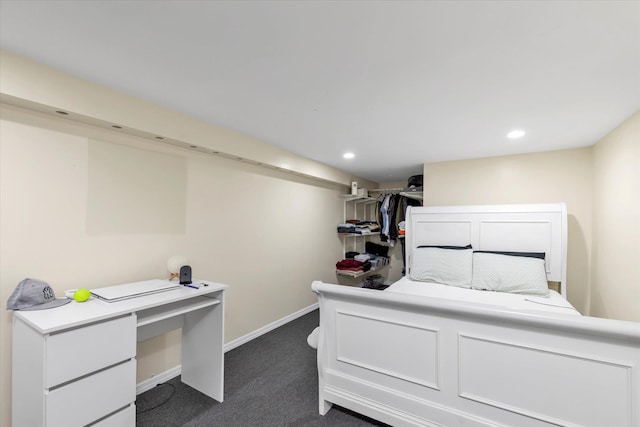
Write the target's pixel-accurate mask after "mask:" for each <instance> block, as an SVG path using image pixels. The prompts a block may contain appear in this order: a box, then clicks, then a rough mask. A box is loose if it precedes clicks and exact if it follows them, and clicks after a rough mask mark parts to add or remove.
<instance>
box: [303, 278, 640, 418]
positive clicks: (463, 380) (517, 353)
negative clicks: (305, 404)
mask: <svg viewBox="0 0 640 427" xmlns="http://www.w3.org/2000/svg"><path fill="white" fill-rule="evenodd" d="M312 289H313V291H314V292H315V293H316V294H317V295H318V299H319V305H320V331H319V337H318V338H319V340H318V374H319V411H320V413H321V414H325V413H326V412H327V411H328V410H329V409H330V408H331V405H332V404H336V405H339V406H342V407H345V408H348V409H351V410H354V411H356V412H358V413H361V414H364V415H367V416H369V417H371V418H374V419H378V420H380V421H383V422H386V423H388V424H391V425H407V426H418V425H420V426H425V425H426V426H431V425H433V426H436V425H437V426H522V427H527V426H549V425H560V426H594V427H606V426H616V427H639V426H640V414H639V405H640V403H639V402H640V366H639V365H640V324H638V323H634V322H623V321H615V320H607V319H597V318H591V317H581V316H571V315H560V314H547V313H536V312H528V313H522V312H517V311H515V310H509V309H503V308H497V307H492V306H480V305H477V304H465V303H457V302H451V301H447V300H439V299H433V298H426V297H416V296H408V295H402V294H395V293H390V292H380V291H376V290H368V289H361V288H349V287H345V286H339V285H332V284H325V283H322V282H318V281H316V282H313V284H312Z"/></svg>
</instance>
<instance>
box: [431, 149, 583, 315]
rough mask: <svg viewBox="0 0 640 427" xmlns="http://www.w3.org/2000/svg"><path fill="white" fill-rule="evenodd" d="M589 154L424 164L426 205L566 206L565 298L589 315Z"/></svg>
mask: <svg viewBox="0 0 640 427" xmlns="http://www.w3.org/2000/svg"><path fill="white" fill-rule="evenodd" d="M591 163H592V150H591V148H583V149H577V150H563V151H552V152H545V153H536V154H526V155H515V156H504V157H491V158H484V159H474V160H461V161H451V162H441V163H427V164H425V165H424V197H425V199H424V205H425V206H436V205H469V204H471V205H473V204H509V203H553V202H565V203H566V205H567V213H568V225H569V243H568V244H569V250H568V266H567V283H568V286H567V297H568V299H569V301H570V302H571V303H572V304H573V305H574V306H575V307H576V308H577V309H578V310H579V311H580V312H581V313H583V314H589V283H590V274H589V268H588V266H589V265H590V253H591V222H592V218H591V206H592V182H593V179H592V173H591Z"/></svg>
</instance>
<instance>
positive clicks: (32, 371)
mask: <svg viewBox="0 0 640 427" xmlns="http://www.w3.org/2000/svg"><path fill="white" fill-rule="evenodd" d="M194 283H201V284H203V285H201V286H200V289H193V288H187V287H180V288H179V289H173V290H169V291H165V292H160V293H155V294H151V295H146V296H141V297H136V298H131V299H127V300H122V301H118V302H104V301H101V300H99V299H97V298H91V299H90V300H89V301H86V302H83V303H78V302H76V301H72V302H71V303H69V304H66V305H63V306H61V307H57V308H53V309H49V310H39V311H15V312H14V315H13V371H12V375H13V377H12V425H13V426H15V427H21V426H47V427H58V426H65V427H66V426H76V425H77V426H82V425H87V424H92V425H94V426H99V427H105V426H124V425H129V426H134V425H135V397H136V396H135V392H136V360H135V356H136V341H142V340H144V339H148V338H151V337H154V336H157V335H160V334H163V333H166V332H168V331H170V330H172V329H176V328H182V382H184V383H185V384H188V385H190V386H191V387H193V388H195V389H196V390H199V391H201V392H202V393H204V394H206V395H208V396H210V397H212V398H213V399H215V400H217V401H219V402H222V400H223V393H224V353H223V345H224V290H225V289H226V288H227V285H222V284H217V283H213V282H207V281H203V280H194ZM204 284H206V285H207V286H204ZM93 423H95V424H93Z"/></svg>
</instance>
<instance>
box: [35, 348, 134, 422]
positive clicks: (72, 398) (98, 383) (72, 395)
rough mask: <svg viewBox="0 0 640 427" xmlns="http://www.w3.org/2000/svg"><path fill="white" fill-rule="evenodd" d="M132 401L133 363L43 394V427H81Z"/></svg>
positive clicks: (127, 363)
mask: <svg viewBox="0 0 640 427" xmlns="http://www.w3.org/2000/svg"><path fill="white" fill-rule="evenodd" d="M135 399H136V361H135V360H130V361H128V362H125V363H122V364H120V365H117V366H114V367H113V368H110V369H107V370H104V371H101V372H98V373H97V374H93V375H89V376H88V377H84V378H82V379H80V380H78V381H74V382H72V383H69V384H67V385H64V386H62V387H60V388H56V389H55V390H52V391H49V392H47V393H46V394H45V405H44V407H45V419H46V422H45V425H46V426H53V427H55V426H69V427H71V426H84V425H86V424H89V423H91V422H93V421H95V420H97V419H100V418H102V417H104V416H105V415H108V414H110V413H112V412H114V411H117V410H118V409H120V408H123V407H124V406H126V405H128V404H130V403H133V402H134V401H135Z"/></svg>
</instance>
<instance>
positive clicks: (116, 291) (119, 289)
mask: <svg viewBox="0 0 640 427" xmlns="http://www.w3.org/2000/svg"><path fill="white" fill-rule="evenodd" d="M179 287H180V284H178V283H176V282H170V281H168V280H161V279H153V280H145V281H143V282H134V283H125V284H124V285H116V286H107V287H104V288H96V289H91V295H94V296H96V297H98V298H100V299H101V300H103V301H107V302H115V301H121V300H124V299H129V298H136V297H141V296H144V295H149V294H154V293H156V292H164V291H170V290H171V289H177V288H179Z"/></svg>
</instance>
